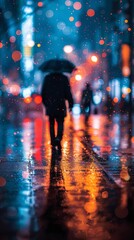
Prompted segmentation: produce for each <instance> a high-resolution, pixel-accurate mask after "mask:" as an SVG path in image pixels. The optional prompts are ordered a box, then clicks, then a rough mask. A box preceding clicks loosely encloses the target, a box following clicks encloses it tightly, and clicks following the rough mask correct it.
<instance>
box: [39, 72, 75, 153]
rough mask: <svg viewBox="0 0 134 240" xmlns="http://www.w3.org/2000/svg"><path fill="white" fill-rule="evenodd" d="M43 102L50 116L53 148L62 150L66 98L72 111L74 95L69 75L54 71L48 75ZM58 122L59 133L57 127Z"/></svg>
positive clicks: (44, 85)
mask: <svg viewBox="0 0 134 240" xmlns="http://www.w3.org/2000/svg"><path fill="white" fill-rule="evenodd" d="M41 96H42V102H43V104H44V106H45V108H46V115H48V116H49V123H50V124H49V131H50V139H51V146H52V150H54V149H55V148H58V151H59V153H60V152H61V140H62V137H63V131H64V118H65V117H66V114H67V109H66V100H67V101H68V103H69V111H70V112H71V111H72V107H73V97H72V93H71V88H70V84H69V80H68V77H67V76H65V75H64V74H62V73H59V72H54V73H50V74H48V75H46V77H45V78H44V83H43V86H42V91H41ZM55 122H57V133H56V129H55Z"/></svg>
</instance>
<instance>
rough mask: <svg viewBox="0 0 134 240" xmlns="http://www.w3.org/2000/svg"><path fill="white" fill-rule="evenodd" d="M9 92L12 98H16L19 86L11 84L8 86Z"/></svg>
mask: <svg viewBox="0 0 134 240" xmlns="http://www.w3.org/2000/svg"><path fill="white" fill-rule="evenodd" d="M9 91H10V93H11V94H13V95H14V96H17V95H19V93H20V86H19V85H18V84H13V85H11V86H10V88H9Z"/></svg>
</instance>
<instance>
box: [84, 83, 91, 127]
mask: <svg viewBox="0 0 134 240" xmlns="http://www.w3.org/2000/svg"><path fill="white" fill-rule="evenodd" d="M92 99H93V92H92V89H91V87H90V84H89V83H86V87H85V88H84V89H83V92H82V97H81V113H82V114H84V115H85V122H87V121H88V118H89V115H90V113H91V103H92Z"/></svg>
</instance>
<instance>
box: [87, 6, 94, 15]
mask: <svg viewBox="0 0 134 240" xmlns="http://www.w3.org/2000/svg"><path fill="white" fill-rule="evenodd" d="M94 15H95V11H94V10H93V9H91V8H90V9H88V10H87V16H88V17H93V16H94Z"/></svg>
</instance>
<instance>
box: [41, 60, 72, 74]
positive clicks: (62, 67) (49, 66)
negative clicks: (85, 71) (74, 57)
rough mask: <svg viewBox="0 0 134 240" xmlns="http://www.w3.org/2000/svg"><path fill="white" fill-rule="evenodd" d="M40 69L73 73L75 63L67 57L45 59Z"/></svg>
mask: <svg viewBox="0 0 134 240" xmlns="http://www.w3.org/2000/svg"><path fill="white" fill-rule="evenodd" d="M39 69H40V70H41V71H42V72H67V73H72V71H73V70H74V69H75V65H74V64H73V63H72V62H70V61H69V60H66V59H51V60H48V61H45V62H44V63H43V64H42V65H41V66H40V67H39Z"/></svg>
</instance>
